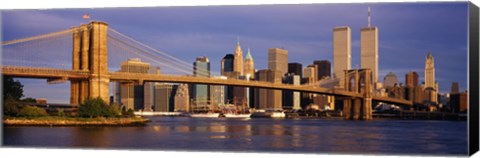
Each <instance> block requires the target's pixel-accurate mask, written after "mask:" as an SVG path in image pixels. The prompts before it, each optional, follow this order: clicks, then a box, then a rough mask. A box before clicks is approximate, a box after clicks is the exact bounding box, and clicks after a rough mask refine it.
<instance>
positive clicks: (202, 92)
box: [190, 56, 210, 105]
mask: <svg viewBox="0 0 480 158" xmlns="http://www.w3.org/2000/svg"><path fill="white" fill-rule="evenodd" d="M193 75H194V76H201V77H210V61H209V60H208V58H207V57H205V56H202V57H198V58H197V60H196V61H195V62H194V63H193ZM209 89H210V87H209V86H208V85H204V84H194V85H192V92H191V94H192V95H191V96H190V97H192V98H193V99H194V101H195V103H196V105H199V104H201V105H206V104H208V103H209V102H208V101H209V100H210V98H209V97H210V94H209V93H210V91H209Z"/></svg>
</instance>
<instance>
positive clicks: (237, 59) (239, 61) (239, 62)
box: [233, 41, 243, 75]
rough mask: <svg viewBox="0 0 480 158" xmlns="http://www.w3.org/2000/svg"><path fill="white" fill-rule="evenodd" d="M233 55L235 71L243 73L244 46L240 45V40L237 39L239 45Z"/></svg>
mask: <svg viewBox="0 0 480 158" xmlns="http://www.w3.org/2000/svg"><path fill="white" fill-rule="evenodd" d="M233 56H234V61H233V71H234V72H238V73H239V74H240V75H243V52H242V48H241V47H240V42H239V41H237V46H236V47H235V51H234V53H233Z"/></svg>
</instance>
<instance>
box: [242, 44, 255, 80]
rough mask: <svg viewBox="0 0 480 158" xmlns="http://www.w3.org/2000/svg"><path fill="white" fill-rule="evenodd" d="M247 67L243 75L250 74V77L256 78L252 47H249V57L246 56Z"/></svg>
mask: <svg viewBox="0 0 480 158" xmlns="http://www.w3.org/2000/svg"><path fill="white" fill-rule="evenodd" d="M244 64H245V68H244V69H243V70H244V72H243V75H245V76H249V78H255V65H254V62H253V57H252V54H250V48H248V52H247V57H245V63H244Z"/></svg>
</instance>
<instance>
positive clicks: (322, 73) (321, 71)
mask: <svg viewBox="0 0 480 158" xmlns="http://www.w3.org/2000/svg"><path fill="white" fill-rule="evenodd" d="M313 64H315V65H317V67H318V69H317V80H321V79H323V78H326V77H330V75H331V67H330V61H328V60H315V61H314V62H313Z"/></svg>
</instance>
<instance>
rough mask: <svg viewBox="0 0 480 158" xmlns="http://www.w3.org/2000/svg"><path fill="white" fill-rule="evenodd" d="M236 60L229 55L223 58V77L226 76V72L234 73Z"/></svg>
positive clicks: (221, 64) (221, 63)
mask: <svg viewBox="0 0 480 158" xmlns="http://www.w3.org/2000/svg"><path fill="white" fill-rule="evenodd" d="M234 59H235V57H234V56H233V54H227V55H225V57H223V58H222V61H221V62H220V67H221V73H222V75H225V72H233V62H234Z"/></svg>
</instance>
